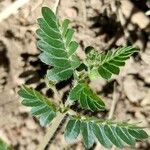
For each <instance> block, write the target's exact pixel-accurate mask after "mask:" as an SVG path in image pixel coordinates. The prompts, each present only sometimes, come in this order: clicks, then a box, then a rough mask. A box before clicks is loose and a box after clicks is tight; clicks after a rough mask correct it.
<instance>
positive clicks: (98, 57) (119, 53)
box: [86, 46, 139, 79]
mask: <svg viewBox="0 0 150 150" xmlns="http://www.w3.org/2000/svg"><path fill="white" fill-rule="evenodd" d="M87 49H89V48H87ZM138 51H139V50H138V49H137V48H135V47H132V46H125V47H122V48H117V49H115V50H110V51H108V52H107V53H98V52H97V51H95V50H94V49H93V48H90V51H89V52H88V53H87V58H86V63H87V65H88V68H89V76H90V77H91V78H98V77H99V76H101V77H102V78H104V79H110V78H111V77H112V75H113V74H116V75H118V74H119V72H120V67H121V66H124V65H125V61H126V60H127V59H129V58H130V56H131V55H132V54H133V53H135V52H138Z"/></svg>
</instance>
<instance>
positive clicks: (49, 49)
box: [36, 7, 80, 81]
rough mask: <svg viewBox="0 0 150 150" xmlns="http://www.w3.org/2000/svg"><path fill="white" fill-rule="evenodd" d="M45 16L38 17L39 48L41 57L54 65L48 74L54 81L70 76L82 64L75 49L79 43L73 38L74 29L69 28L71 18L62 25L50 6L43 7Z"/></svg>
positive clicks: (48, 63) (46, 62)
mask: <svg viewBox="0 0 150 150" xmlns="http://www.w3.org/2000/svg"><path fill="white" fill-rule="evenodd" d="M42 16H43V18H39V19H38V24H39V29H38V30H37V32H36V33H37V35H38V37H39V39H40V40H39V41H38V43H37V46H38V48H39V49H40V50H41V51H42V53H41V54H40V56H39V58H40V59H41V61H42V62H44V63H45V64H47V65H51V66H53V68H52V69H50V70H48V72H47V76H48V79H49V80H52V81H62V80H66V79H68V78H70V77H71V76H72V74H73V71H74V69H76V68H77V67H78V66H79V65H80V61H79V58H78V57H77V56H76V54H75V51H76V49H77V47H78V44H77V43H76V42H75V41H74V40H73V34H74V30H73V29H70V28H69V20H67V19H66V20H64V22H63V23H62V25H61V24H60V23H59V20H58V18H57V16H56V15H55V14H54V13H53V11H52V10H51V9H49V8H48V7H43V8H42Z"/></svg>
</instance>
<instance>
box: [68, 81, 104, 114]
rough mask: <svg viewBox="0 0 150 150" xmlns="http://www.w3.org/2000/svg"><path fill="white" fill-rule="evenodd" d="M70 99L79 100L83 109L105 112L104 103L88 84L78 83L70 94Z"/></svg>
mask: <svg viewBox="0 0 150 150" xmlns="http://www.w3.org/2000/svg"><path fill="white" fill-rule="evenodd" d="M69 99H70V100H72V101H76V100H79V102H80V105H81V107H82V108H86V109H90V110H91V111H98V110H104V109H105V104H104V102H103V101H102V100H101V99H100V98H99V97H98V96H97V95H96V94H95V93H94V92H93V91H92V90H91V89H90V87H89V86H88V85H87V84H86V83H82V82H80V83H78V84H77V85H76V86H75V87H74V88H73V89H72V90H71V91H70V94H69Z"/></svg>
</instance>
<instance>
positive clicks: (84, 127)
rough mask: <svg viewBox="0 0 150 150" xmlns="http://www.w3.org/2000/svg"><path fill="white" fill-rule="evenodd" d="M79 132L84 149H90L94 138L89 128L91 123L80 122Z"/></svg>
mask: <svg viewBox="0 0 150 150" xmlns="http://www.w3.org/2000/svg"><path fill="white" fill-rule="evenodd" d="M81 132H82V137H83V142H84V145H85V147H86V148H91V147H92V145H93V144H94V137H93V132H92V128H91V122H86V121H82V122H81Z"/></svg>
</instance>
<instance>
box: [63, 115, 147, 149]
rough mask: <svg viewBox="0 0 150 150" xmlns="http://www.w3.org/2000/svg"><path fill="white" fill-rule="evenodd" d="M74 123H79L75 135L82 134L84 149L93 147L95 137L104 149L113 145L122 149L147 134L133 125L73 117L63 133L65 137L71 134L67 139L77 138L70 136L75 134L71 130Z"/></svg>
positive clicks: (144, 137)
mask: <svg viewBox="0 0 150 150" xmlns="http://www.w3.org/2000/svg"><path fill="white" fill-rule="evenodd" d="M72 120H73V121H72ZM76 121H79V122H80V127H79V128H80V130H81V132H80V131H79V128H78V130H77V131H78V132H77V133H78V134H79V132H80V133H81V134H82V137H83V141H84V144H85V146H86V148H90V147H91V146H92V145H93V143H94V139H95V137H96V138H97V139H98V141H99V142H100V143H101V144H102V145H103V146H104V147H106V148H111V147H112V146H113V145H115V146H116V147H118V148H123V147H124V146H125V145H126V144H128V145H131V146H134V145H135V141H136V140H139V139H140V140H143V139H146V138H148V135H147V133H146V132H145V131H144V130H143V129H142V128H140V127H137V126H135V124H134V125H133V124H129V123H122V122H120V123H119V122H113V121H108V120H107V121H103V120H98V119H94V118H89V117H88V118H86V117H84V119H82V118H80V119H79V118H77V117H73V118H72V119H71V120H70V121H69V122H68V125H67V126H68V127H67V128H66V130H67V131H65V133H67V135H69V133H71V136H68V138H72V137H73V139H75V138H77V136H78V134H77V136H74V135H76V134H72V133H76V132H74V130H73V129H74V128H75V123H76ZM72 131H73V132H72Z"/></svg>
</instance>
